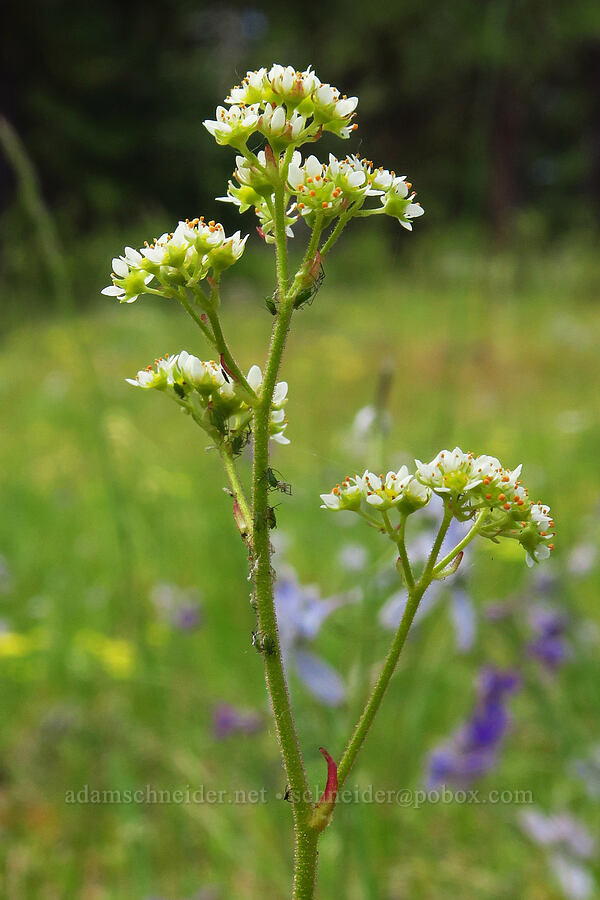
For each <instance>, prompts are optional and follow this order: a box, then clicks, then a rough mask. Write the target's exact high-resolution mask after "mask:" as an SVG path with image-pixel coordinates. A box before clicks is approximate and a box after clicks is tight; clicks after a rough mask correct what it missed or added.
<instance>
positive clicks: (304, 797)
mask: <svg viewBox="0 0 600 900" xmlns="http://www.w3.org/2000/svg"><path fill="white" fill-rule="evenodd" d="M284 215H285V210H284V190H283V186H281V187H280V188H278V189H277V190H276V191H275V248H276V253H277V283H278V293H279V308H278V315H277V320H276V322H275V326H274V328H273V334H272V337H271V346H270V350H269V356H268V359H267V364H266V368H265V374H264V379H263V383H262V387H261V392H260V401H259V403H258V404H257V406H256V407H255V408H254V461H253V467H252V501H253V557H254V559H253V562H254V584H255V590H256V609H257V617H258V627H259V630H260V638H261V646H262V648H263V657H264V666H265V675H266V681H267V688H268V691H269V696H270V699H271V704H272V707H273V717H274V720H275V728H276V731H277V738H278V740H279V746H280V749H281V755H282V757H283V763H284V766H285V771H286V775H287V779H288V782H289V786H290V789H291V799H292V810H293V817H294V833H295V871H294V890H293V898H294V900H312V898H313V896H314V886H315V877H316V868H317V837H318V835H317V834H316V832H315V830H314V829H313V828H311V826H310V816H311V814H312V809H313V803H312V796H311V793H310V788H309V785H308V779H307V777H306V771H305V768H304V761H303V758H302V752H301V750H300V743H299V741H298V735H297V733H296V728H295V724H294V719H293V715H292V709H291V705H290V698H289V694H288V689H287V684H286V679H285V672H284V668H283V660H282V656H281V646H280V643H279V634H278V630H277V618H276V615H275V603H274V596H273V570H272V568H271V546H270V541H269V521H270V517H269V497H268V480H267V469H268V467H269V418H270V412H271V403H272V399H273V391H274V389H275V383H276V381H277V375H278V372H279V366H280V363H281V357H282V354H283V350H284V346H285V340H286V337H287V333H288V329H289V326H290V320H291V317H292V311H293V295H291V292H288V284H289V272H288V262H287V247H286V240H285V220H284ZM290 295H291V296H290Z"/></svg>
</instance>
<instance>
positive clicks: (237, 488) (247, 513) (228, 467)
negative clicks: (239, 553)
mask: <svg viewBox="0 0 600 900" xmlns="http://www.w3.org/2000/svg"><path fill="white" fill-rule="evenodd" d="M219 452H220V454H221V459H222V460H223V467H224V469H225V472H226V474H227V478H228V479H229V485H230V487H231V493H232V494H233V499H234V500H235V501H237V504H238V506H239V508H240V512H241V514H242V516H243V517H244V519H245V521H246V524H247V527H248V534H247V535H246V537H247V538H248V539H251V536H252V511H251V509H250V504H249V503H248V500H247V498H246V492H245V491H244V488H243V486H242V483H241V481H240V479H239V475H238V473H237V469H236V467H235V461H234V458H233V454H232V452H231V447H230V446H229V445H227V444H226V445H224V446H222V447H221V448H219Z"/></svg>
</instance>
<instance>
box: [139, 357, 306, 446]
mask: <svg viewBox="0 0 600 900" xmlns="http://www.w3.org/2000/svg"><path fill="white" fill-rule="evenodd" d="M126 381H127V382H128V383H129V384H132V385H134V386H135V387H141V388H144V389H150V388H154V389H156V390H159V391H163V392H165V393H167V394H169V396H171V398H172V399H173V400H175V401H176V402H177V403H178V404H179V406H181V407H182V408H183V409H185V410H186V412H188V413H190V414H191V415H192V416H193V417H194V419H195V421H196V422H198V424H199V425H201V426H202V427H203V428H204V430H205V431H207V432H208V433H209V434H211V435H212V436H213V437H215V438H216V439H217V442H218V443H223V442H224V441H227V442H229V443H230V444H231V446H232V448H233V450H234V451H235V452H238V451H239V450H241V449H242V447H243V446H244V443H245V442H246V440H247V439H248V438H249V436H250V428H251V420H252V406H251V399H252V398H251V397H250V396H249V395H248V391H247V390H246V389H245V388H244V387H243V386H242V385H240V384H238V383H237V382H236V381H234V379H233V378H232V377H231V375H229V374H228V373H227V372H226V371H225V369H224V368H223V366H221V365H220V364H219V363H216V362H214V360H208V361H203V360H201V359H198V357H197V356H192V354H191V353H188V352H187V351H186V350H182V351H181V352H180V353H177V354H175V355H174V356H170V355H167V356H165V357H161V358H160V359H157V360H155V364H154V366H148V367H147V368H146V369H143V370H141V371H139V372H138V373H137V376H136V377H135V378H127V379H126ZM247 382H248V384H249V386H250V387H251V388H252V390H253V391H254V392H255V394H256V395H258V394H259V393H260V387H261V385H262V373H261V371H260V369H259V367H258V366H252V368H251V369H250V371H249V372H248V377H247ZM287 390H288V386H287V382H285V381H280V382H279V383H278V384H277V385H276V387H275V392H274V396H273V404H272V410H271V419H270V432H271V438H272V440H274V441H276V442H277V443H280V444H289V440H288V438H287V437H286V436H285V434H284V432H285V429H286V428H287V420H286V418H285V412H284V406H285V404H286V402H287Z"/></svg>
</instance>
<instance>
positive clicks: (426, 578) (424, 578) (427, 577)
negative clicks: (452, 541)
mask: <svg viewBox="0 0 600 900" xmlns="http://www.w3.org/2000/svg"><path fill="white" fill-rule="evenodd" d="M452 518H453V513H452V510H451V509H450V507H449V506H447V505H446V504H444V517H443V519H442V524H441V525H440V530H439V531H438V533H437V537H436V539H435V541H434V542H433V547H432V548H431V553H430V554H429V558H428V560H427V562H426V563H425V568H424V570H423V574H422V575H421V578H420V581H419V584H421V585H423V584H424V585H425V587H427V586H428V585H429V584H431V579H432V576H433V569H434V566H435V564H436V562H437V558H438V556H439V554H440V549H441V547H442V544H443V543H444V538H445V537H446V532H447V531H448V528H449V527H450V522H451V521H452Z"/></svg>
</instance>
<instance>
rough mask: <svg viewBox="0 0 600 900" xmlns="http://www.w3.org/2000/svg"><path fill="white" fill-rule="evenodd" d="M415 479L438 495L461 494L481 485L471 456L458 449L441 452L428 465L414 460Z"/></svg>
mask: <svg viewBox="0 0 600 900" xmlns="http://www.w3.org/2000/svg"><path fill="white" fill-rule="evenodd" d="M415 464H416V467H417V479H418V480H419V481H420V482H421V484H424V485H426V486H427V487H430V488H431V489H432V490H434V491H435V492H436V493H438V494H443V493H453V494H462V493H465V492H466V491H469V490H471V489H472V488H474V487H477V485H478V484H481V482H482V480H483V479H482V478H481V476H480V475H479V474H478V473H477V472H476V471H474V469H473V454H472V453H463V451H462V450H461V449H460V447H455V448H454V450H441V451H440V452H439V453H438V455H437V456H436V457H435V458H434V459H432V461H431V462H430V463H422V462H421V461H420V460H418V459H416V460H415Z"/></svg>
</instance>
